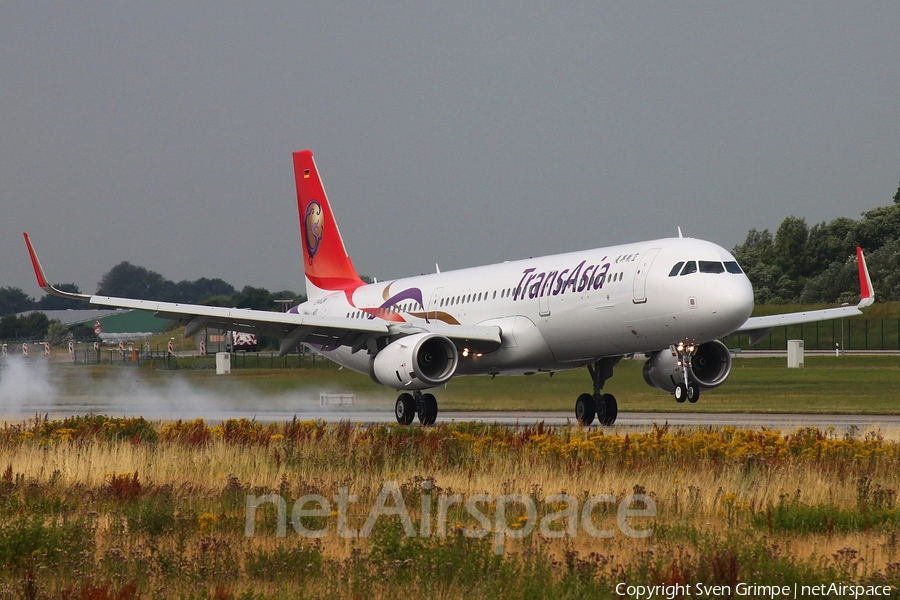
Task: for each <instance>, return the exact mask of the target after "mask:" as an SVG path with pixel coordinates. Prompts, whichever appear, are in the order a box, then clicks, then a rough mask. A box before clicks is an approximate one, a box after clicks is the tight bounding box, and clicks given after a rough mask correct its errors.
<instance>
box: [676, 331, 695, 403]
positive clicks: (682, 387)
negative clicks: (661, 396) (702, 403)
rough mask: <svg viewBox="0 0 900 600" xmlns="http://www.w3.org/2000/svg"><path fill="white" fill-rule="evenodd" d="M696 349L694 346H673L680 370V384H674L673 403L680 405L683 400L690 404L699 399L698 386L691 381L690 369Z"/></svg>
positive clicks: (681, 344) (682, 344)
mask: <svg viewBox="0 0 900 600" xmlns="http://www.w3.org/2000/svg"><path fill="white" fill-rule="evenodd" d="M696 352H697V347H696V346H695V345H694V344H684V343H679V344H677V345H676V346H675V353H676V354H677V355H678V367H679V368H680V369H681V383H677V384H675V391H674V394H675V402H678V403H682V402H684V401H685V400H687V401H688V402H690V403H691V404H693V403H695V402H697V400H699V399H700V386H698V385H697V383H696V382H694V381H692V380H691V376H690V373H691V367H692V361H693V360H694V354H695V353H696Z"/></svg>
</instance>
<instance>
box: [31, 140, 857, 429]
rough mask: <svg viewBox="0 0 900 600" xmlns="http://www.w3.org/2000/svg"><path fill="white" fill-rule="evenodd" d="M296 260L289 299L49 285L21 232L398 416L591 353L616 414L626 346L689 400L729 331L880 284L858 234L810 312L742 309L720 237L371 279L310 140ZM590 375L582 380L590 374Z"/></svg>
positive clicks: (102, 300)
mask: <svg viewBox="0 0 900 600" xmlns="http://www.w3.org/2000/svg"><path fill="white" fill-rule="evenodd" d="M293 156H294V172H295V173H294V175H295V178H296V183H297V202H298V208H299V213H300V238H301V241H302V246H303V267H304V269H305V272H306V290H307V294H308V296H309V300H308V301H307V302H304V303H303V304H300V305H299V306H295V307H293V308H292V309H291V310H290V311H289V312H288V313H277V312H265V311H259V310H248V309H239V308H222V307H212V306H199V305H188V304H175V303H167V302H155V301H148V300H134V299H128V298H111V297H104V296H96V295H94V296H92V295H83V294H73V293H68V292H63V291H61V290H58V289H56V288H54V287H53V286H51V285H50V284H49V283H48V279H47V277H46V276H45V275H44V271H43V269H42V268H41V265H40V263H39V262H38V259H37V256H36V255H35V252H34V248H33V247H32V244H31V241H30V240H29V238H28V234H25V240H26V243H27V244H28V251H29V253H30V254H31V260H32V263H33V265H34V270H35V275H36V276H37V279H38V284H39V285H40V286H41V288H42V289H43V290H44V291H45V292H47V293H49V294H54V295H57V296H63V297H67V298H77V299H81V300H86V301H88V302H90V303H91V304H97V305H102V306H113V307H120V308H132V309H140V310H147V311H151V312H153V313H155V314H156V315H157V316H159V317H163V318H167V319H173V320H176V321H178V322H180V323H181V324H183V325H185V326H186V329H185V336H191V335H194V334H195V333H197V332H198V331H200V330H202V329H204V328H205V327H213V328H218V329H222V330H235V331H245V332H250V333H255V334H257V335H263V336H273V337H278V338H280V339H281V340H282V342H281V354H282V355H284V354H287V353H290V352H292V351H294V350H295V349H296V348H297V347H298V346H299V345H300V344H305V345H307V346H309V347H312V348H314V349H315V350H317V351H319V352H321V353H322V354H324V355H325V356H327V357H328V358H330V359H331V360H333V361H335V362H337V363H339V364H341V365H344V366H346V367H348V368H350V369H353V370H355V371H359V372H361V373H367V374H369V375H370V376H371V377H372V379H373V380H374V381H375V382H377V383H380V384H382V385H386V386H388V387H392V388H394V389H395V390H397V391H399V392H400V394H399V396H398V397H397V401H396V404H395V408H394V412H395V415H396V417H397V421H398V422H399V423H401V424H407V425H408V424H410V423H411V422H412V420H413V417H414V416H417V417H418V419H419V422H420V423H422V424H423V425H430V424H433V423H434V422H435V419H436V418H437V414H438V404H437V400H436V398H435V396H434V395H433V394H431V393H428V392H425V390H428V389H431V388H435V387H438V386H441V385H443V384H445V383H447V382H448V381H450V379H451V378H452V377H454V376H457V375H490V376H496V375H510V374H518V375H534V374H538V373H549V374H552V373H554V372H556V371H563V370H568V369H578V368H581V367H587V369H588V371H589V373H590V375H591V379H592V382H593V390H592V391H591V392H590V393H584V394H581V395H580V396H579V397H578V398H577V400H576V402H575V416H576V418H577V420H578V422H579V423H581V424H583V425H590V424H591V423H592V422H593V421H594V418H595V416H596V418H597V419H598V420H599V422H600V423H601V424H603V425H612V424H613V423H615V421H616V415H617V412H618V408H617V403H616V399H615V398H614V397H613V396H612V395H611V394H607V393H603V386H604V384H605V383H606V381H607V379H609V378H610V377H611V376H612V374H613V367H615V365H616V363H618V362H619V361H620V360H621V359H622V358H623V357H624V356H631V355H640V354H644V355H645V356H646V359H647V360H646V363H645V364H644V369H643V374H644V379H645V380H646V382H647V383H648V384H649V385H651V386H653V387H656V388H659V389H661V390H664V391H667V392H669V393H671V394H673V395H674V396H675V400H677V401H678V402H684V401H685V400H688V401H690V402H696V401H697V400H698V398H699V397H700V392H701V391H702V390H709V389H713V388H716V387H718V386H720V385H721V384H722V383H723V382H724V381H725V379H726V378H727V377H728V374H729V372H730V371H731V354H730V353H729V351H728V349H727V348H726V347H725V345H724V344H723V343H722V342H721V341H719V340H720V338H723V337H725V336H727V335H729V334H731V333H735V332H739V331H741V332H751V335H753V336H755V338H756V339H761V338H762V337H764V336H765V335H766V334H767V333H768V332H769V331H770V330H771V329H772V328H773V327H776V326H781V325H790V324H796V323H805V322H812V321H819V320H828V319H834V318H839V317H845V316H852V315H856V314H861V313H860V310H859V309H860V308H863V307H865V306H868V305H870V304H872V302H873V301H874V292H873V289H872V285H871V280H870V278H869V273H868V270H867V268H866V265H865V260H864V258H863V254H862V250H857V259H858V263H859V278H860V288H861V300H860V302H859V304H857V305H856V306H844V307H840V308H834V309H826V310H819V311H812V312H803V313H791V314H782V315H775V316H768V317H754V318H750V312H751V310H752V308H753V289H752V287H751V285H750V281H749V280H748V279H747V276H746V275H745V274H744V273H743V271H742V270H741V267H740V266H739V265H738V263H737V261H735V259H734V257H733V256H732V255H731V254H730V253H729V252H728V251H727V250H725V249H724V248H721V247H719V246H717V245H715V244H712V243H710V242H706V241H703V240H698V239H688V238H682V237H677V238H670V239H660V240H651V241H647V242H636V243H633V244H624V245H621V246H611V247H608V248H596V249H594V250H584V251H580V252H571V253H568V254H557V255H553V256H545V257H541V258H529V259H527V260H518V261H511V262H504V263H502V264H494V265H488V266H484V267H476V268H471V269H462V270H458V271H450V272H444V273H441V272H438V273H434V274H429V275H421V276H418V277H409V278H406V279H397V280H394V281H385V282H380V283H372V284H366V283H364V282H363V281H362V280H361V279H360V278H359V275H357V273H356V270H355V269H354V268H353V264H352V263H351V261H350V257H349V255H348V253H347V250H346V248H345V246H344V242H343V240H342V238H341V235H340V233H339V232H338V227H337V222H336V221H335V218H334V214H333V212H332V210H331V205H330V203H329V202H328V198H327V197H326V195H325V189H324V188H323V186H322V183H321V180H320V178H319V172H318V170H317V169H316V165H315V162H314V161H313V154H312V152H311V151H310V150H303V151H300V152H296V153H294V155H293ZM586 387H587V386H586Z"/></svg>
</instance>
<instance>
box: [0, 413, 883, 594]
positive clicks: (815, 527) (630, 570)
mask: <svg viewBox="0 0 900 600" xmlns="http://www.w3.org/2000/svg"><path fill="white" fill-rule="evenodd" d="M0 447H2V448H3V461H4V463H5V464H0V470H2V476H0V516H2V518H3V519H4V522H5V523H6V525H4V526H3V529H2V531H0V555H4V554H3V553H4V552H13V551H16V552H20V554H18V555H14V554H9V556H18V558H11V559H10V560H11V561H12V562H11V564H10V565H9V566H10V569H8V570H7V571H6V572H5V574H3V575H0V595H2V594H4V593H7V592H10V593H13V592H14V593H17V594H18V593H20V591H21V590H22V589H25V588H27V587H28V586H29V585H32V586H33V587H34V589H35V590H37V592H36V593H38V592H40V593H42V594H45V597H51V596H52V595H53V594H58V593H61V592H62V591H64V590H65V589H66V588H71V589H72V590H75V591H77V589H80V588H79V586H82V587H83V586H84V585H86V582H91V585H94V586H95V587H98V586H102V585H107V586H108V592H109V593H110V594H112V593H113V592H116V593H120V592H121V591H122V590H132V589H133V591H134V593H135V594H138V595H145V596H147V597H155V596H169V595H173V596H175V597H178V596H183V597H198V598H199V597H245V598H254V597H270V596H274V597H292V595H294V594H301V593H303V594H310V595H313V596H320V597H330V596H334V595H338V596H343V595H347V596H352V595H354V594H356V595H360V594H361V596H360V597H387V596H390V597H392V598H396V597H407V596H410V597H412V596H415V595H416V591H417V590H418V591H422V589H424V587H423V586H426V584H428V583H429V581H430V580H429V578H428V577H426V576H425V575H424V574H423V572H422V570H421V568H420V567H422V566H423V565H430V566H432V567H433V566H435V565H436V564H437V563H438V562H439V563H440V565H438V566H439V567H440V568H441V569H443V570H444V571H445V572H444V573H443V574H442V575H441V576H440V577H439V578H438V580H437V581H434V580H431V581H430V582H431V583H432V584H433V585H434V586H436V587H431V588H428V589H432V590H439V592H440V593H438V594H437V595H436V596H435V597H462V596H466V595H472V594H473V593H474V595H476V596H477V595H479V592H482V593H481V594H480V595H497V594H501V593H503V592H504V590H506V591H508V590H513V591H514V594H513V595H517V596H528V593H526V592H528V590H530V589H532V588H531V587H530V586H532V585H533V586H538V587H539V584H540V585H544V588H540V589H547V590H551V591H552V592H553V594H554V595H557V596H561V597H582V596H584V595H585V594H587V596H585V597H593V596H595V595H600V596H601V597H602V596H609V595H611V590H612V589H613V588H614V586H615V582H617V581H626V580H628V581H630V580H632V579H633V578H644V579H645V580H647V581H655V582H659V583H665V582H677V581H679V580H681V579H684V580H687V578H689V577H704V578H706V580H707V581H721V582H727V580H728V579H729V578H732V579H734V578H737V579H739V580H742V581H748V580H749V579H753V582H755V583H778V582H779V581H786V580H790V579H791V578H810V577H813V578H815V577H818V578H829V577H843V578H844V579H846V580H855V581H865V582H880V581H885V582H887V581H897V580H898V579H900V547H898V546H900V543H898V539H897V537H898V534H897V531H898V529H900V510H898V508H897V499H896V490H898V489H900V443H898V442H897V441H894V440H886V439H884V438H882V437H880V436H879V435H878V434H877V433H874V432H869V433H867V434H862V435H858V436H857V435H848V436H845V437H838V436H836V435H835V434H834V433H833V432H828V431H820V430H815V429H801V430H798V431H794V432H786V433H784V434H782V433H778V432H772V431H765V430H763V431H740V430H734V429H732V428H721V429H712V428H705V429H691V430H674V429H673V430H669V429H668V428H658V427H654V428H652V429H650V430H648V431H644V432H634V431H631V432H627V433H626V432H621V433H613V434H609V433H602V432H599V431H588V430H583V429H579V428H574V429H570V428H555V429H552V428H544V427H542V426H540V425H538V426H535V427H529V428H524V429H517V428H509V427H501V426H489V425H480V424H455V425H440V426H437V427H434V428H417V427H411V428H407V427H399V426H380V427H364V426H354V425H349V424H340V425H326V424H324V423H321V422H297V421H294V422H290V423H283V424H261V423H256V422H253V421H246V420H242V421H228V422H226V423H223V424H221V425H215V426H210V425H208V424H206V423H204V422H203V421H192V422H178V423H166V424H160V423H148V422H146V421H143V420H142V419H112V418H106V417H98V416H90V417H80V418H75V419H69V420H66V421H45V420H40V419H37V420H35V421H32V422H29V423H23V424H6V425H4V426H3V428H2V430H0ZM385 482H396V484H397V485H398V486H399V488H400V490H401V491H402V494H403V499H404V501H405V504H406V506H407V508H408V511H409V514H410V516H411V518H412V522H413V524H414V525H415V527H416V528H417V529H418V528H419V525H420V519H421V508H420V507H421V506H422V497H423V495H426V501H427V502H426V504H427V505H428V506H429V507H431V510H432V519H431V520H430V521H429V522H430V523H431V527H432V533H433V534H434V532H435V531H436V530H437V528H438V526H439V523H437V521H436V520H435V517H436V513H437V509H436V508H435V507H436V506H437V504H438V502H439V499H440V497H441V496H442V495H443V496H448V495H450V494H462V495H463V497H466V498H468V497H471V496H474V495H476V494H483V493H487V494H490V496H491V497H492V498H494V499H496V498H497V497H499V496H501V495H504V494H521V495H523V496H527V497H528V498H531V499H533V501H534V502H535V503H536V505H537V506H538V513H539V518H543V517H544V516H546V515H547V514H549V513H551V512H554V511H555V510H559V508H558V506H557V507H556V508H554V505H553V504H551V503H548V502H547V497H548V496H551V495H553V494H559V493H567V494H569V495H571V496H572V497H574V498H576V499H577V500H578V501H579V503H580V504H579V506H582V505H583V502H584V500H585V499H587V498H589V497H591V496H596V495H598V494H611V495H612V496H614V497H615V498H616V501H617V502H618V501H621V500H622V499H623V498H625V497H626V496H629V495H631V494H634V493H643V494H646V495H647V496H649V497H650V498H652V499H653V500H654V501H655V503H656V506H657V515H656V517H655V518H649V517H641V518H638V519H635V520H634V521H633V523H634V524H635V526H636V527H637V528H640V529H643V528H648V527H650V528H653V535H652V536H651V537H649V538H647V539H634V538H630V537H628V536H625V535H623V534H622V533H621V532H615V535H613V536H612V537H610V538H608V539H601V538H595V537H592V536H590V535H587V534H586V533H585V532H584V531H583V530H582V528H581V527H579V529H578V535H577V536H575V537H574V538H563V539H547V538H545V537H543V536H541V535H539V534H538V533H533V534H531V535H528V536H526V537H525V539H523V540H511V539H508V540H506V544H505V547H504V549H505V553H504V554H503V555H501V556H498V555H496V554H495V553H494V552H493V550H494V547H492V545H491V538H490V536H489V537H488V538H486V539H485V540H470V539H468V538H464V537H460V536H458V535H453V534H452V532H454V531H457V532H458V531H461V530H463V529H465V528H477V522H476V521H475V519H473V518H472V515H471V514H469V513H466V512H465V511H464V510H462V509H461V508H459V507H457V508H456V509H451V511H450V513H449V515H448V523H447V526H448V528H449V531H450V532H451V535H450V536H449V537H447V538H438V537H436V536H435V535H432V536H431V537H429V538H424V539H423V538H407V537H406V536H404V535H403V533H402V529H400V525H399V519H397V518H396V517H394V518H388V517H382V518H380V519H379V520H378V523H377V526H376V528H375V531H374V534H373V536H372V537H371V538H369V539H342V538H341V537H339V536H338V534H337V531H336V527H337V524H336V521H337V517H336V514H335V513H334V512H333V513H332V514H331V515H330V516H329V517H319V518H318V519H319V520H318V521H316V523H317V525H315V527H316V528H320V527H327V530H328V533H327V535H326V536H325V537H324V538H323V539H322V540H318V541H313V540H309V539H306V538H303V537H301V536H299V535H297V534H296V533H294V531H293V530H292V529H291V526H290V524H288V527H287V536H286V537H285V538H277V537H275V535H274V534H275V518H274V517H275V513H274V508H273V506H272V505H267V506H264V507H262V508H260V509H259V512H258V515H257V518H256V520H255V525H256V528H257V535H256V536H255V537H253V538H251V539H247V538H245V537H244V527H245V516H246V497H247V495H248V494H252V495H256V496H260V495H263V494H269V493H275V494H279V495H280V496H281V497H283V498H284V499H285V501H286V503H287V510H288V511H290V510H291V507H292V505H293V502H294V500H295V499H296V498H298V497H300V496H302V495H304V494H320V495H322V496H324V497H325V498H327V499H329V500H331V499H333V498H334V497H335V496H336V495H337V494H338V493H339V492H340V490H341V488H347V489H348V490H349V493H351V494H355V495H357V496H358V497H359V501H358V502H357V503H355V504H351V505H350V509H349V511H348V525H349V526H350V527H351V528H360V527H362V526H363V524H364V522H365V520H366V518H367V516H368V511H369V509H370V508H371V507H372V506H373V505H374V504H375V502H376V498H377V497H378V494H379V492H380V491H381V490H382V489H383V486H384V484H385ZM425 482H427V483H428V484H430V485H432V486H433V487H432V488H431V490H430V491H423V483H425ZM482 508H483V509H484V511H485V512H486V513H488V514H489V515H490V516H492V517H493V516H494V515H493V511H495V510H496V504H490V505H487V504H486V505H485V506H483V507H482ZM514 508H521V507H520V506H516V507H514ZM614 511H615V507H614V506H612V507H611V506H600V507H599V508H598V510H596V511H595V513H594V522H595V524H596V525H597V526H598V527H599V528H602V529H609V530H615V529H616V519H615V513H614ZM521 515H522V511H521V510H519V511H518V512H516V510H512V511H511V513H510V514H508V515H507V522H508V524H509V526H510V527H512V528H513V529H514V528H515V527H516V526H517V523H518V524H519V525H521V524H522V520H521V519H518V517H519V516H521ZM523 518H524V517H523ZM17 528H18V529H17ZM60 540H63V541H64V540H71V543H70V546H71V547H69V546H66V545H65V544H62V541H60ZM51 543H52V544H57V545H59V544H62V547H64V548H68V550H66V552H68V553H69V554H67V555H66V557H65V558H60V557H59V556H57V554H56V553H55V551H54V550H53V549H52V548H51V547H50V545H51ZM67 543H69V542H67ZM23 549H25V550H27V553H26V554H24V555H23V554H22V553H21V551H22V550H23ZM4 556H5V555H4ZM441 561H443V562H441ZM61 564H64V565H66V568H62V567H61V566H60V565H61ZM411 565H416V566H415V568H412V567H411ZM429 568H431V567H429ZM263 575H268V576H270V577H269V578H266V577H263ZM313 575H314V576H313ZM29 577H30V578H31V580H32V583H31V584H28V581H29ZM261 577H262V579H260V578H261ZM766 578H769V579H771V581H768V580H767V579H766ZM200 582H211V583H206V584H203V585H200ZM266 582H268V583H266ZM398 582H399V583H402V584H403V585H399V586H398V585H395V584H398ZM198 585H200V587H199V588H198V587H197V586H198ZM4 586H5V587H4ZM23 586H24V587H23ZM128 586H134V587H133V588H131V587H128ZM166 586H168V587H166ZM204 586H205V587H204ZM547 586H549V587H547ZM197 589H201V590H203V591H202V593H200V592H196V590H197ZM535 589H538V588H535ZM17 590H19V591H17ZM160 590H164V591H163V592H160ZM73 593H74V592H73ZM79 593H80V592H79ZM91 593H93V592H91ZM96 593H97V594H100V592H96ZM195 593H196V594H198V595H195V596H191V594H195ZM203 594H205V595H203ZM217 594H218V596H217ZM20 595H21V594H20ZM592 595H593V596H592ZM4 597H6V596H4ZM32 597H39V594H38V595H36V596H32ZM70 597H78V596H77V595H74V596H70ZM85 597H106V596H99V595H97V596H85ZM108 597H115V596H112V595H110V596H108ZM123 597H125V596H123ZM535 597H541V596H540V595H538V596H535Z"/></svg>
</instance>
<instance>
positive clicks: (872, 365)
mask: <svg viewBox="0 0 900 600" xmlns="http://www.w3.org/2000/svg"><path fill="white" fill-rule="evenodd" d="M805 365H806V366H805V368H803V369H787V368H786V359H785V358H737V359H735V361H734V367H733V370H732V373H731V376H730V377H729V378H728V380H727V381H726V382H725V384H724V385H722V386H721V387H720V388H718V389H716V390H711V391H708V392H705V393H704V394H703V395H702V397H701V399H700V402H698V403H697V404H690V403H685V404H677V403H676V402H675V401H674V399H673V398H672V396H671V395H670V394H667V393H665V392H662V391H659V390H656V389H654V388H651V387H649V386H648V385H647V384H646V383H645V382H644V380H643V377H642V376H641V368H642V366H643V361H642V360H624V361H622V362H621V363H619V365H618V366H617V367H616V369H615V375H614V376H613V378H612V379H610V380H609V381H608V382H607V385H606V390H607V391H609V392H610V393H613V394H614V395H615V396H616V397H617V399H618V401H619V410H620V411H625V412H628V411H649V412H654V411H656V412H659V411H666V412H668V411H676V412H680V411H684V412H687V411H694V412H767V413H807V412H808V413H844V414H898V413H900V356H856V355H848V356H843V357H841V358H835V357H833V356H808V357H806V363H805ZM48 377H49V378H50V379H51V380H52V381H53V383H54V385H55V387H56V388H57V389H58V390H60V392H59V393H61V394H64V395H69V396H76V397H85V398H89V397H90V396H91V395H94V394H106V395H110V394H117V393H121V391H120V390H121V386H118V385H104V381H109V380H113V381H114V380H116V379H117V378H127V379H128V380H129V381H137V380H139V381H141V382H143V383H144V384H146V385H145V386H144V387H147V388H153V387H160V386H166V385H171V384H172V383H173V382H179V383H183V384H185V385H186V386H188V387H189V388H190V389H193V390H201V391H204V392H205V393H208V394H211V395H215V396H221V397H232V396H235V395H237V394H239V395H241V396H246V397H248V398H249V399H250V400H251V401H252V402H254V403H255V402H264V401H265V400H266V398H272V397H275V396H279V397H287V398H290V397H291V396H292V395H294V396H297V397H298V398H299V397H301V396H302V395H303V394H306V395H307V396H308V397H312V395H315V397H316V398H317V397H318V393H319V391H328V392H345V393H355V394H357V395H358V396H360V397H365V398H366V399H367V403H368V404H367V407H369V408H374V409H379V408H383V409H384V410H388V411H389V410H392V408H393V403H394V400H395V398H396V394H395V393H394V392H393V391H392V390H389V389H387V388H384V387H382V386H379V385H376V384H375V383H373V382H372V381H371V380H370V379H369V378H368V377H367V376H365V375H361V374H358V373H353V372H351V371H349V370H347V369H342V370H338V369H337V368H336V367H335V366H334V365H333V364H332V365H331V366H330V367H328V368H324V367H323V363H322V362H321V361H320V363H319V367H318V368H316V369H309V368H304V369H288V370H284V369H239V370H233V371H232V374H231V375H228V376H217V375H215V374H214V372H211V371H209V370H198V371H191V370H180V371H161V370H157V369H153V368H140V369H136V368H130V367H110V366H104V367H74V366H71V365H57V366H56V368H54V369H51V370H50V372H49V374H48ZM0 378H2V372H0ZM590 389H591V386H590V378H589V376H588V374H587V371H586V370H585V369H581V370H578V371H570V372H564V373H557V374H555V375H554V376H553V377H550V376H547V375H534V376H531V377H497V378H496V379H491V378H489V377H460V378H457V379H453V380H452V381H451V382H450V383H449V384H448V385H447V386H446V387H442V388H438V389H437V390H435V391H434V393H435V395H436V396H437V397H438V401H439V403H440V407H441V409H442V410H513V411H531V410H535V411H536V410H559V411H570V410H572V409H573V406H574V403H575V399H576V398H577V397H578V395H579V394H581V393H583V392H587V391H590ZM298 406H299V404H298ZM251 414H252V413H251ZM197 416H203V415H202V413H198V415H197Z"/></svg>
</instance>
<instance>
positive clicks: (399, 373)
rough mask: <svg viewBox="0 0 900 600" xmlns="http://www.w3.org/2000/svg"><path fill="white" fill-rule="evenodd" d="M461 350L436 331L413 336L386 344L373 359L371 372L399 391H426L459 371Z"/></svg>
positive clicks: (377, 381) (380, 380) (381, 381)
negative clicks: (458, 350) (457, 367)
mask: <svg viewBox="0 0 900 600" xmlns="http://www.w3.org/2000/svg"><path fill="white" fill-rule="evenodd" d="M458 364H459V352H457V350H456V346H454V345H453V342H451V341H450V340H449V339H447V338H445V337H444V336H442V335H438V334H436V333H417V334H415V335H409V336H406V337H403V338H400V339H399V340H396V341H394V342H391V343H390V344H388V345H387V346H385V347H384V348H383V349H382V350H381V351H380V352H379V353H378V354H376V355H375V356H374V357H373V358H372V363H371V368H370V375H371V377H372V379H373V380H374V381H375V382H376V383H380V384H381V385H386V386H388V387H392V388H394V389H395V390H424V389H427V388H432V387H436V386H439V385H441V384H442V383H446V382H447V381H449V380H450V378H451V377H453V375H454V373H456V366H457V365H458Z"/></svg>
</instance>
